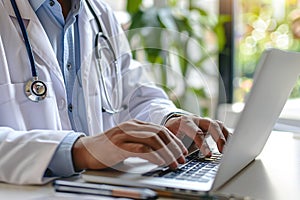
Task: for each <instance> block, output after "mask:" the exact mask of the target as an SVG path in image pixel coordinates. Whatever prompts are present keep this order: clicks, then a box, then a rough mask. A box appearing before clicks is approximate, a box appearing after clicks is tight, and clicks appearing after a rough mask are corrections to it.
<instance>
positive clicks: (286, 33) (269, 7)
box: [234, 0, 300, 102]
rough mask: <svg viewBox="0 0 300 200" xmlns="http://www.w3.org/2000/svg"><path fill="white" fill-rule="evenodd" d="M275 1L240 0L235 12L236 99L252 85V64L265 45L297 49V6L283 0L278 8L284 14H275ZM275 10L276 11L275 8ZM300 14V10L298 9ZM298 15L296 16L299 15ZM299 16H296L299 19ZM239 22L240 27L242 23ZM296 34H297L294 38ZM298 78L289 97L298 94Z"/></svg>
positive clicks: (298, 42)
mask: <svg viewBox="0 0 300 200" xmlns="http://www.w3.org/2000/svg"><path fill="white" fill-rule="evenodd" d="M274 2H275V1H274V0H263V1H261V0H253V1H247V0H239V1H238V3H239V8H240V9H239V11H241V12H242V13H237V15H238V17H237V18H239V19H241V23H240V24H238V26H237V27H241V28H239V29H236V31H237V34H236V35H237V36H238V37H239V38H237V39H238V40H237V41H238V42H237V50H236V55H235V57H236V66H237V67H236V76H237V77H239V78H238V79H237V81H235V83H236V84H237V85H236V90H235V94H234V96H235V100H236V101H238V102H242V101H244V97H245V96H246V94H247V93H248V92H249V91H250V88H251V86H252V77H253V73H254V70H255V66H256V64H257V62H258V60H259V58H260V56H261V54H262V52H263V51H264V50H265V49H267V48H279V49H286V50H292V51H299V50H300V40H299V38H297V35H299V33H300V32H298V33H297V31H299V30H300V21H298V20H296V18H295V15H296V14H297V12H295V11H294V9H295V8H297V7H298V5H297V4H298V2H297V1H295V0H286V1H285V2H283V3H284V6H282V7H280V9H281V11H282V13H286V14H285V15H280V16H278V13H276V12H275V11H276V9H274V6H277V7H278V5H275V4H276V3H275V4H274ZM277 12H278V11H277ZM298 13H300V12H298ZM299 16H300V15H298V17H299ZM298 19H299V18H298ZM241 25H242V26H241ZM295 36H296V37H295ZM299 83H300V82H299V81H298V84H297V86H296V87H295V88H294V90H293V92H292V95H291V97H300V90H299V88H300V85H299Z"/></svg>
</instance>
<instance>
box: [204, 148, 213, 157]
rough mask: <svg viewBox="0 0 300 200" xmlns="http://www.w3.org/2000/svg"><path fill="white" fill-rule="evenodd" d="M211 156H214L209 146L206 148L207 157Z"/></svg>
mask: <svg viewBox="0 0 300 200" xmlns="http://www.w3.org/2000/svg"><path fill="white" fill-rule="evenodd" d="M211 156H212V154H211V151H210V150H209V149H208V148H206V149H205V157H211Z"/></svg>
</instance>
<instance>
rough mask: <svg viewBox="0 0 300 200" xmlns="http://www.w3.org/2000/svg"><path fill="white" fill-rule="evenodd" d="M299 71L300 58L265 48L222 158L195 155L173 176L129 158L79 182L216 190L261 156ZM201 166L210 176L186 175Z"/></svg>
mask: <svg viewBox="0 0 300 200" xmlns="http://www.w3.org/2000/svg"><path fill="white" fill-rule="evenodd" d="M299 72H300V53H297V52H288V51H284V50H279V49H268V50H266V51H265V52H264V53H263V54H262V56H261V58H260V61H259V62H258V65H257V66H256V70H255V75H254V83H253V86H252V88H251V91H250V93H249V95H248V96H247V99H246V103H245V107H244V110H243V111H242V113H241V115H240V117H239V119H238V122H237V124H236V127H235V129H234V131H233V134H232V136H231V137H230V138H229V139H228V141H227V144H226V146H225V149H224V153H223V155H222V156H218V155H214V157H213V158H211V159H204V158H200V157H199V155H198V153H199V152H197V151H196V152H193V154H191V155H189V157H187V164H186V165H183V166H181V167H180V169H178V170H176V171H171V170H169V169H168V168H167V167H158V166H156V165H154V164H152V163H149V162H148V161H146V160H143V159H139V158H128V159H126V160H125V161H124V162H122V163H120V164H119V165H117V166H116V167H114V169H105V170H87V171H86V172H84V173H83V174H82V177H83V179H84V180H85V181H88V182H94V183H106V184H116V185H127V186H138V187H148V188H152V189H155V190H157V191H167V192H171V193H180V194H187V195H188V194H192V195H199V194H205V193H206V192H209V191H215V190H217V189H218V188H220V187H221V186H222V185H224V184H225V183H226V182H228V181H229V180H230V179H231V178H232V177H234V175H236V174H237V173H238V172H239V171H241V170H243V169H244V168H245V167H246V166H247V165H249V163H251V162H252V161H253V160H254V159H255V158H256V157H257V156H258V155H259V154H260V152H261V151H262V149H263V147H264V145H265V143H266V141H267V139H268V137H269V135H270V133H271V132H272V129H273V126H274V124H275V122H276V120H277V119H278V116H279V114H280V112H281V110H282V108H283V106H284V105H285V102H286V100H287V99H288V97H289V95H290V93H291V91H292V89H293V87H294V85H295V83H296V81H297V79H298V75H299ZM193 159H195V160H193ZM203 163H204V164H206V165H207V166H204V169H205V170H206V172H208V175H205V174H203V173H206V172H201V171H200V170H198V169H196V168H195V169H194V172H195V173H196V175H195V174H193V173H192V172H184V171H185V170H188V169H189V170H191V169H190V167H189V166H187V165H188V164H190V165H198V167H199V166H200V165H202V164H203ZM192 168H194V167H192ZM205 170H204V171H205ZM184 173H185V175H183V174H184ZM197 173H198V175H197ZM203 179H204V180H203Z"/></svg>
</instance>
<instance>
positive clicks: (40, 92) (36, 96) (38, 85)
mask: <svg viewBox="0 0 300 200" xmlns="http://www.w3.org/2000/svg"><path fill="white" fill-rule="evenodd" d="M86 3H87V5H88V8H89V10H90V12H91V13H92V14H93V16H94V18H95V19H96V23H97V26H98V29H99V32H98V33H97V34H96V38H95V57H96V63H97V70H98V72H99V76H100V78H99V79H100V82H101V84H102V86H103V91H104V96H105V99H106V101H107V105H108V107H109V108H106V107H104V106H102V112H107V113H109V114H115V113H119V112H121V111H123V110H124V109H126V108H127V106H125V105H122V106H119V107H117V108H114V106H113V104H112V101H111V100H110V98H109V93H108V89H107V87H106V84H105V81H104V75H103V70H102V67H101V59H102V54H101V51H102V49H103V48H102V47H101V46H100V40H103V41H105V43H106V44H107V46H108V49H109V51H110V52H111V54H112V59H113V65H114V66H113V68H114V71H115V73H116V90H117V94H120V84H119V81H120V80H119V79H120V78H119V75H118V62H117V57H116V54H115V52H114V50H113V47H112V45H111V43H110V41H109V39H108V38H107V37H106V36H105V35H104V34H103V31H102V28H101V23H100V20H99V18H98V17H97V15H96V13H95V11H94V9H93V7H92V5H91V3H90V2H89V1H88V0H86ZM11 4H12V7H13V9H14V12H15V14H16V17H17V20H18V23H19V26H20V28H21V31H22V35H23V38H24V42H25V46H26V50H27V54H28V58H29V61H30V66H31V74H32V78H31V79H30V80H29V81H28V82H27V83H26V84H25V94H26V96H27V97H28V99H29V100H31V101H34V102H39V101H41V100H43V99H45V98H46V96H47V86H46V84H45V83H44V82H43V81H41V80H39V78H38V73H37V68H36V65H35V60H34V56H33V52H32V47H31V44H30V41H29V38H28V34H27V31H26V28H25V25H24V23H23V20H22V17H21V14H20V11H19V8H18V6H17V4H16V1H15V0H11Z"/></svg>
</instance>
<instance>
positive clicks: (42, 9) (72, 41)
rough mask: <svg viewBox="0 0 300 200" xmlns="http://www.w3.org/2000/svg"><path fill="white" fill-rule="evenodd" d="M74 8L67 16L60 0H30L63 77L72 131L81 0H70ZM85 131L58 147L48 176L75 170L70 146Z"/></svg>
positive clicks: (72, 136) (78, 54) (78, 62)
mask: <svg viewBox="0 0 300 200" xmlns="http://www.w3.org/2000/svg"><path fill="white" fill-rule="evenodd" d="M71 2H72V7H71V10H70V12H69V14H68V16H67V18H66V19H64V16H63V14H62V8H61V6H60V4H59V3H58V1H57V0H29V3H30V4H31V6H32V8H33V10H34V11H35V12H36V14H37V16H38V18H39V20H40V22H41V24H42V25H43V27H44V29H45V31H46V34H47V36H48V38H49V40H50V43H51V45H52V48H53V50H54V52H55V54H56V57H57V60H58V63H59V65H60V67H61V71H62V74H63V77H64V81H65V85H66V90H67V101H68V105H69V106H68V110H69V118H70V121H71V125H72V128H73V130H76V129H75V126H74V121H73V115H72V91H73V85H74V81H75V78H76V74H77V71H78V70H79V66H80V46H79V44H80V43H79V31H78V23H77V16H78V13H79V12H80V11H81V8H82V5H81V0H71ZM81 135H83V134H82V133H70V134H68V135H67V136H66V137H65V138H64V140H63V141H62V142H61V144H60V145H59V146H58V148H57V150H56V152H55V154H54V156H53V158H52V160H51V162H50V163H49V165H48V170H47V173H46V174H45V175H47V176H49V175H50V176H70V175H72V174H74V173H75V171H74V167H73V161H72V154H71V149H72V146H73V144H74V142H75V141H76V140H77V139H78V137H80V136H81Z"/></svg>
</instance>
